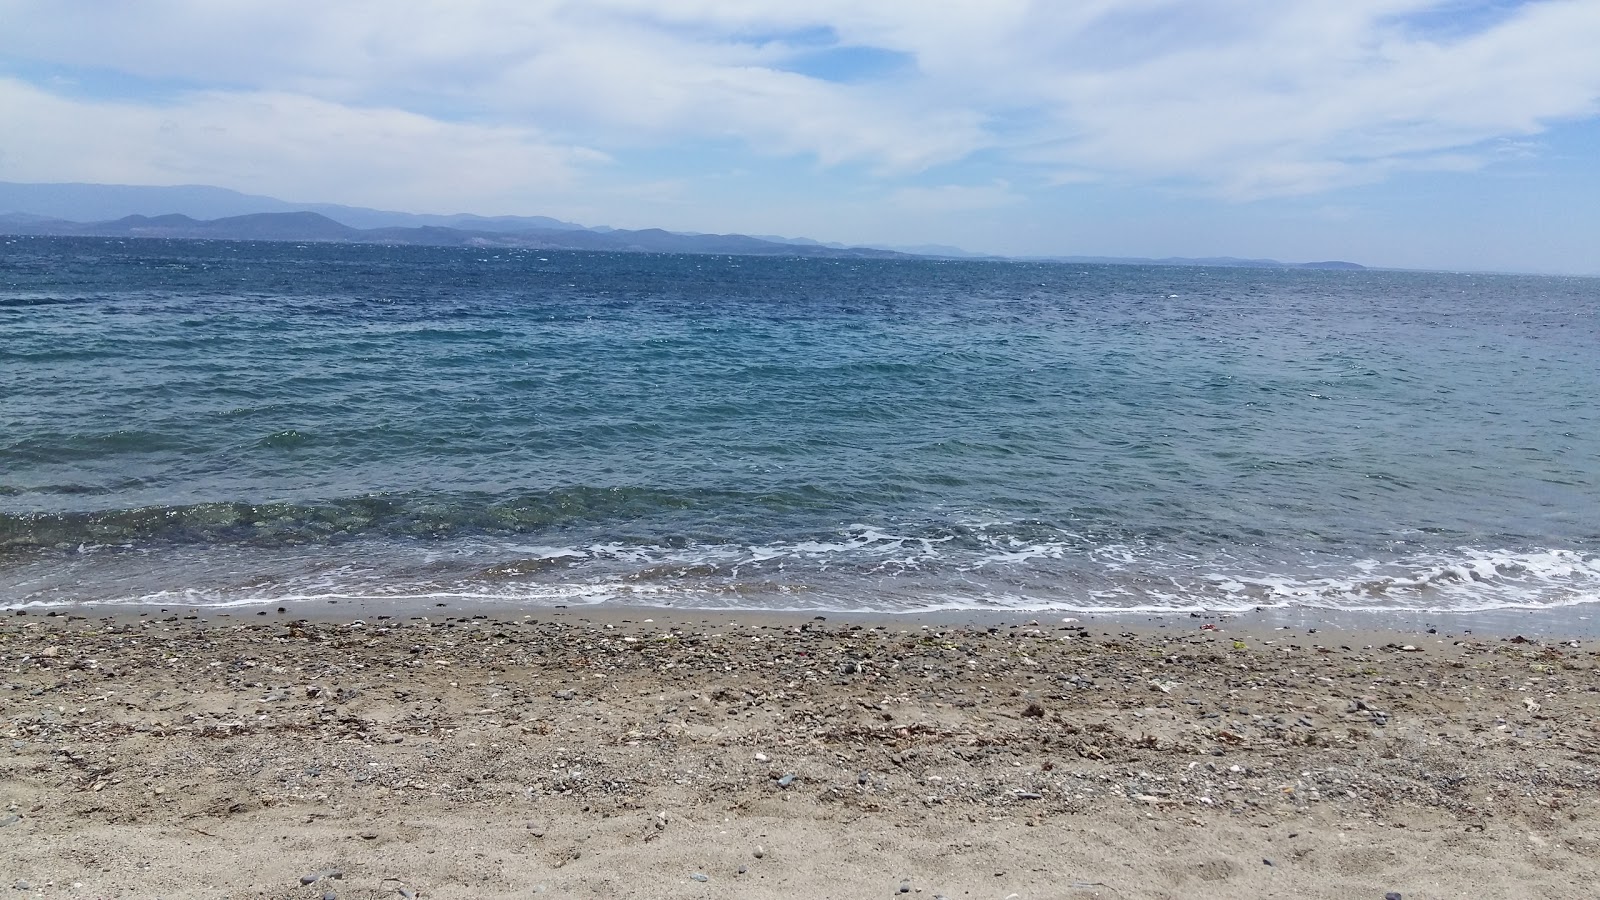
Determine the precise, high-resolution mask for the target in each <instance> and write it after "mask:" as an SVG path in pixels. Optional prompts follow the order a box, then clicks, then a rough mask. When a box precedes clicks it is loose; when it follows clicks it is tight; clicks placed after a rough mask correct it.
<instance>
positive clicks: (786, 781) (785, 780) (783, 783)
mask: <svg viewBox="0 0 1600 900" xmlns="http://www.w3.org/2000/svg"><path fill="white" fill-rule="evenodd" d="M791 784H794V775H793V773H791V774H788V775H785V776H783V777H782V778H779V779H778V787H781V788H788V787H789V785H791Z"/></svg>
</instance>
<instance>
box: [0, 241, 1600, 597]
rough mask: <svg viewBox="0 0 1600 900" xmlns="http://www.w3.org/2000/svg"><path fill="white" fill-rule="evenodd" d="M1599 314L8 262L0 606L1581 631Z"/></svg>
mask: <svg viewBox="0 0 1600 900" xmlns="http://www.w3.org/2000/svg"><path fill="white" fill-rule="evenodd" d="M1596 398H1600V280H1595V279H1578V278H1543V277H1520V276H1486V275H1454V274H1438V273H1405V272H1374V271H1358V272H1343V271H1301V270H1264V269H1226V268H1209V269H1208V268H1181V267H1132V266H1085V265H1055V264H1022V263H995V262H937V261H863V260H823V259H766V258H752V257H707V256H660V255H642V254H640V255H632V254H602V253H562V252H551V251H540V252H515V253H507V252H503V251H494V252H484V251H472V250H457V249H442V248H439V249H435V248H416V247H376V246H338V245H318V244H311V245H292V244H266V243H228V242H195V241H151V240H138V241H118V240H101V239H72V238H0V602H4V603H6V604H10V605H17V604H22V603H29V604H45V603H63V602H72V601H93V602H111V601H126V602H157V603H163V602H165V603H188V604H202V603H212V604H222V603H247V602H258V601H269V602H286V601H294V600H310V599H323V598H350V597H365V598H376V597H394V598H402V597H404V598H423V597H426V598H434V597H437V598H440V599H449V598H471V599H477V600H483V601H485V602H491V603H496V602H504V603H516V604H520V605H523V606H539V605H549V604H557V603H567V604H572V603H587V602H598V601H615V602H624V603H648V604H652V605H674V606H687V607H763V608H804V609H810V608H822V609H826V608H834V609H838V608H849V609H886V610H907V609H929V608H949V607H1017V608H1045V607H1054V608H1070V609H1141V608H1159V609H1198V608H1205V609H1237V608H1247V607H1251V606H1284V605H1305V606H1321V607H1335V608H1383V609H1480V608H1493V607H1521V606H1554V605H1570V604H1577V603H1586V602H1597V601H1600V411H1597V406H1596Z"/></svg>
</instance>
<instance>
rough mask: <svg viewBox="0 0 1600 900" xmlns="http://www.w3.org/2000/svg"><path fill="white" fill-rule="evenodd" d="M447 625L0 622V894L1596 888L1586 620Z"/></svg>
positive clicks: (369, 618) (656, 620) (1204, 893)
mask: <svg viewBox="0 0 1600 900" xmlns="http://www.w3.org/2000/svg"><path fill="white" fill-rule="evenodd" d="M413 612H416V611H413ZM439 612H440V613H441V615H433V616H429V617H427V618H423V617H422V616H421V614H420V612H417V614H416V615H392V616H391V617H390V618H383V619H380V618H377V617H376V616H374V615H367V614H366V613H367V611H360V610H356V611H345V612H344V613H343V615H344V618H340V617H338V616H334V615H332V614H330V615H328V616H325V617H319V618H318V619H316V620H314V621H312V620H305V619H298V620H296V621H292V622H291V621H288V619H289V618H291V616H290V615H278V614H276V613H275V612H271V611H269V614H268V615H266V616H254V615H251V614H249V613H248V612H245V611H236V612H235V614H234V615H232V616H229V617H226V618H224V617H220V616H217V615H207V616H205V617H204V618H205V619H206V621H202V620H201V618H200V617H197V618H194V619H188V618H185V617H184V616H183V615H178V614H159V613H157V614H147V615H144V616H138V615H135V614H124V615H120V616H117V617H111V618H101V617H99V616H98V615H95V614H87V615H86V614H81V613H80V614H73V615H70V616H69V615H58V616H53V617H45V616H42V615H37V614H30V615H8V616H7V617H6V618H5V619H4V620H0V669H3V671H4V677H3V679H0V713H3V717H0V718H3V722H4V726H5V732H6V733H5V735H4V738H3V740H4V743H3V744H0V823H4V825H3V827H0V879H3V883H0V889H7V890H10V889H14V888H15V887H16V886H17V885H19V884H25V885H26V886H27V887H26V890H27V891H28V893H27V894H26V895H25V896H41V897H47V896H62V897H66V896H71V897H154V896H162V897H283V898H321V897H324V896H326V895H327V894H330V893H331V894H334V895H335V896H336V897H338V898H378V897H401V896H408V893H407V892H410V894H414V895H415V896H421V897H441V898H444V897H527V896H552V897H641V898H644V897H663V898H672V897H696V898H700V897H744V898H766V897H838V898H856V897H876V896H882V897H892V896H922V897H927V898H930V900H931V898H935V897H939V896H943V897H946V898H949V900H957V898H995V900H1003V898H1008V897H1013V896H1014V897H1016V898H1018V900H1022V898H1054V897H1085V898H1088V897H1173V898H1178V897H1230V898H1234V897H1255V896H1281V897H1330V898H1331V897H1339V898H1352V897H1354V898H1360V897H1371V898H1382V897H1384V896H1385V894H1386V893H1388V892H1397V893H1399V894H1401V895H1402V896H1403V897H1405V898H1408V900H1415V898H1433V897H1533V896H1537V897H1574V898H1576V897H1589V896H1593V891H1594V883H1595V879H1596V878H1600V678H1597V670H1596V664H1597V663H1600V653H1597V651H1600V641H1595V640H1592V639H1590V638H1588V637H1587V634H1588V633H1589V632H1588V630H1587V629H1583V628H1577V629H1574V630H1573V631H1572V633H1571V634H1561V633H1556V629H1553V628H1549V627H1538V628H1535V627H1530V628H1526V629H1519V630H1518V631H1517V632H1514V633H1513V632H1510V631H1509V630H1507V629H1504V628H1503V627H1502V628H1501V629H1499V630H1500V632H1501V633H1497V634H1490V633H1487V632H1486V629H1483V628H1474V629H1473V633H1471V634H1467V633H1465V631H1464V629H1463V628H1461V627H1460V623H1459V622H1450V623H1446V624H1445V625H1444V626H1443V627H1440V626H1438V625H1435V626H1433V627H1434V629H1435V631H1434V633H1429V632H1428V631H1427V629H1426V628H1425V627H1420V626H1422V625H1423V624H1425V623H1410V625H1408V627H1404V628H1398V627H1396V628H1389V629H1374V628H1349V627H1343V628H1332V627H1328V626H1327V625H1326V624H1322V625H1306V624H1303V623H1296V624H1295V625H1294V626H1292V627H1288V626H1284V625H1281V624H1280V625H1277V626H1274V625H1273V624H1271V623H1270V622H1269V621H1263V620H1260V619H1255V620H1251V621H1249V622H1240V621H1236V620H1232V621H1219V620H1190V619H1185V618H1174V619H1170V620H1165V621H1162V622H1160V623H1148V624H1132V623H1128V622H1126V621H1115V620H1105V619H1095V620H1089V619H1085V620H1083V621H1079V622H1063V621H1062V618H1063V617H1062V616H1060V615H1055V616H1050V615H1045V614H1040V615H1039V616H1038V618H1037V620H1027V619H1020V620H1019V619H1017V618H1016V617H1015V616H1013V617H1011V618H1010V621H1006V620H1005V619H1004V618H991V619H989V620H988V621H978V620H977V619H975V618H973V617H967V618H968V621H957V620H954V619H952V618H951V617H944V618H939V617H933V618H922V619H907V618H890V617H870V616H848V615H846V616H839V615H833V614H829V615H828V616H827V617H826V618H825V619H820V620H819V619H816V618H814V617H813V616H811V615H801V614H793V615H774V614H768V615H760V616H757V615H750V614H729V613H689V612H676V613H665V612H659V611H639V610H617V609H611V610H582V611H576V610H574V611H565V612H549V611H546V612H538V613H532V614H530V615H527V616H523V615H518V616H516V617H514V618H512V617H507V618H501V619H493V618H489V617H487V615H486V614H479V615H478V616H473V615H446V614H444V613H447V612H448V611H439ZM352 615H363V616H365V617H363V618H360V619H353V618H351V616H352ZM647 619H648V620H650V621H646V620H647ZM1469 621H1471V620H1469ZM1205 626H1211V627H1205ZM1312 628H1315V629H1316V630H1315V631H1312V630H1311V629H1312ZM1574 637H1576V638H1578V639H1576V640H1574V639H1573V638H1574ZM313 876H315V877H313ZM306 879H311V883H309V884H302V881H303V880H306ZM19 896H23V895H22V894H19Z"/></svg>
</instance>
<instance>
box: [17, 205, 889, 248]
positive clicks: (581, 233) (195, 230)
mask: <svg viewBox="0 0 1600 900" xmlns="http://www.w3.org/2000/svg"><path fill="white" fill-rule="evenodd" d="M0 231H4V232H9V233H11V234H36V235H67V236H72V235H76V236H85V237H142V238H191V239H193V238H198V239H211V240H235V241H321V242H340V243H366V244H417V245H426V246H441V247H508V248H516V247H520V248H528V249H547V250H609V251H613V252H653V253H716V254H733V255H744V256H823V257H871V258H891V257H899V256H904V255H905V254H901V253H893V252H890V251H886V250H876V249H872V248H866V247H845V248H833V247H823V246H801V245H795V244H780V243H775V242H773V241H763V240H760V239H758V238H753V237H749V236H748V235H743V234H674V233H673V232H670V231H663V230H661V229H659V228H647V229H644V230H641V231H626V230H620V229H614V230H611V231H606V232H598V231H588V230H585V229H581V228H579V229H574V228H526V229H522V230H518V231H505V230H501V231H487V230H469V229H464V228H446V227H443V226H438V225H424V226H420V227H388V228H352V227H350V226H348V225H345V224H342V223H340V222H336V221H334V220H333V219H331V218H329V217H327V216H325V215H322V214H321V213H316V212H306V211H299V212H277V213H252V214H249V215H242V216H225V217H223V218H218V219H195V218H193V217H191V216H187V215H182V214H178V213H168V214H166V215H160V216H146V215H131V216H123V217H122V218H120V219H112V220H110V221H105V222H71V221H66V220H63V219H55V218H46V217H42V216H38V215H31V214H8V215H0Z"/></svg>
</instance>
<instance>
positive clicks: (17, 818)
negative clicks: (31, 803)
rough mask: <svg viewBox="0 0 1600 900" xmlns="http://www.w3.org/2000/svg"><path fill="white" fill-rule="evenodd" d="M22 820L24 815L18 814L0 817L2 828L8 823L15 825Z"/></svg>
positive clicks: (0, 826)
mask: <svg viewBox="0 0 1600 900" xmlns="http://www.w3.org/2000/svg"><path fill="white" fill-rule="evenodd" d="M21 821H22V817H21V816H18V815H10V816H6V817H5V818H3V819H0V828H4V827H6V826H7V825H15V824H17V823H18V822H21Z"/></svg>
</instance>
